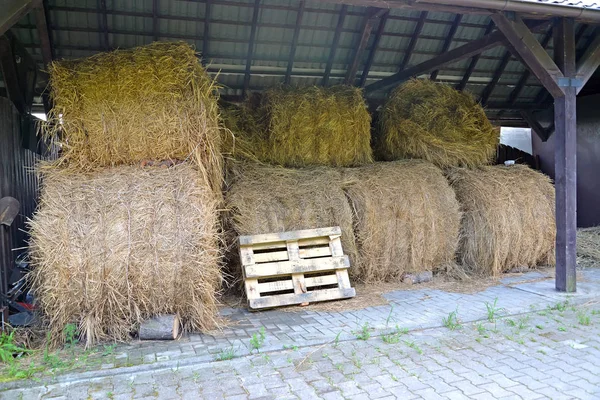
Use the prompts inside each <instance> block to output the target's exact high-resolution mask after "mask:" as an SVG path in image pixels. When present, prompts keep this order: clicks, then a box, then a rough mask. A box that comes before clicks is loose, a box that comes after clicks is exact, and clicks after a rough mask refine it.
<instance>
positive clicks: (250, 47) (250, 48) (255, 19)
mask: <svg viewBox="0 0 600 400" xmlns="http://www.w3.org/2000/svg"><path fill="white" fill-rule="evenodd" d="M259 11H260V0H254V12H253V13H252V27H251V28H250V38H249V39H248V53H247V54H246V71H245V72H244V89H243V91H242V96H245V95H246V93H247V92H248V89H249V87H250V68H251V67H252V55H253V54H254V41H255V38H256V29H257V28H258V13H259Z"/></svg>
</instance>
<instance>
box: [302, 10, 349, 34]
mask: <svg viewBox="0 0 600 400" xmlns="http://www.w3.org/2000/svg"><path fill="white" fill-rule="evenodd" d="M293 14H294V15H293V20H292V21H291V22H290V23H291V24H295V23H296V15H297V13H296V12H294V13H293ZM338 19H339V16H338V15H337V14H328V13H327V14H324V13H316V12H308V11H304V13H303V14H302V26H320V27H324V28H330V29H332V30H333V29H335V26H336V25H337V22H338Z"/></svg>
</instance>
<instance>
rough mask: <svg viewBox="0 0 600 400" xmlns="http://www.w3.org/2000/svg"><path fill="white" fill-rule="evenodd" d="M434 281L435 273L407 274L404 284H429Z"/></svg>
mask: <svg viewBox="0 0 600 400" xmlns="http://www.w3.org/2000/svg"><path fill="white" fill-rule="evenodd" d="M432 279H433V273H432V272H431V271H423V272H419V273H418V274H406V275H404V279H403V280H402V281H403V282H404V283H406V284H409V285H413V284H415V283H424V282H429V281H431V280H432Z"/></svg>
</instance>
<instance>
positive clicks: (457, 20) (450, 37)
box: [429, 14, 463, 81]
mask: <svg viewBox="0 0 600 400" xmlns="http://www.w3.org/2000/svg"><path fill="white" fill-rule="evenodd" d="M462 17H463V16H462V14H456V16H455V17H454V21H452V25H450V30H449V31H448V35H447V36H446V39H445V40H444V44H443V45H442V51H441V52H440V53H441V54H444V53H445V52H447V51H448V50H449V49H450V45H451V44H452V40H453V39H454V35H456V31H457V30H458V26H459V25H460V22H461V21H462ZM439 72H440V70H439V69H436V70H435V71H433V72H432V73H431V75H430V76H429V79H431V80H433V81H434V80H436V79H437V76H438V73H439Z"/></svg>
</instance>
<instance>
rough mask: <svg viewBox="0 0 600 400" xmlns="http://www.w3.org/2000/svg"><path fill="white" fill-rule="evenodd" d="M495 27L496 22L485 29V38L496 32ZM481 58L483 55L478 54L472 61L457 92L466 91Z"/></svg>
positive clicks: (457, 86) (457, 87) (492, 22)
mask: <svg viewBox="0 0 600 400" xmlns="http://www.w3.org/2000/svg"><path fill="white" fill-rule="evenodd" d="M494 26H496V25H494V21H490V23H489V24H488V26H487V27H486V28H485V31H484V33H483V36H486V35H489V34H490V33H491V32H492V31H493V30H494ZM480 57H481V53H478V54H476V55H475V56H474V57H473V58H472V59H471V62H470V63H469V66H468V67H467V70H466V71H465V74H464V75H463V77H462V79H461V80H460V82H459V83H458V85H456V90H461V91H462V90H464V89H465V87H466V86H467V83H469V78H471V74H472V73H473V71H474V70H475V67H476V66H477V63H478V62H479V58H480Z"/></svg>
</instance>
